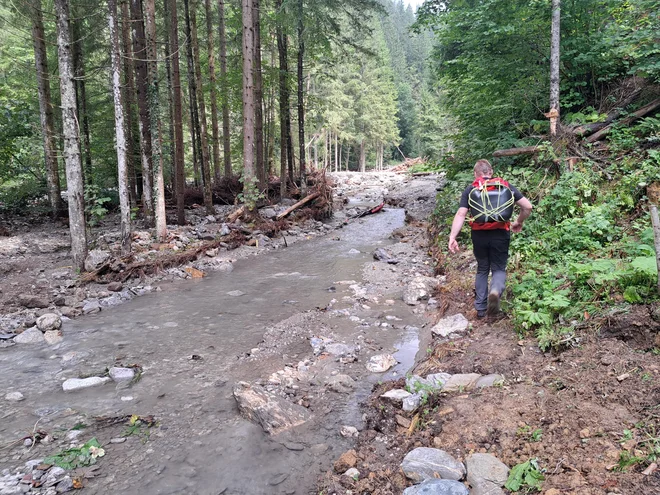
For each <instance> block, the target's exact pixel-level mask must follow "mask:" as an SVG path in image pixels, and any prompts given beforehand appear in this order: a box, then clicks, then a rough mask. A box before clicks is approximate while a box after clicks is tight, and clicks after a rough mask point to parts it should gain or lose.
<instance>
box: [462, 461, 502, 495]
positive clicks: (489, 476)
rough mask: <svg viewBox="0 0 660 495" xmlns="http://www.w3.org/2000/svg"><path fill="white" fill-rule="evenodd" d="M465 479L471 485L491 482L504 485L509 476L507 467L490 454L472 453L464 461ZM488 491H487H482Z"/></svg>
mask: <svg viewBox="0 0 660 495" xmlns="http://www.w3.org/2000/svg"><path fill="white" fill-rule="evenodd" d="M465 465H466V467H467V480H468V482H469V483H470V485H471V486H473V487H474V486H476V485H477V484H484V482H487V483H486V484H493V485H495V486H497V487H498V488H499V487H501V486H504V484H505V483H506V480H507V478H508V477H509V467H508V466H507V465H506V464H504V463H503V462H502V461H500V460H499V459H498V458H497V457H495V456H493V455H491V454H479V453H477V454H472V455H471V456H469V457H468V458H467V460H466V461H465ZM484 493H488V492H484Z"/></svg>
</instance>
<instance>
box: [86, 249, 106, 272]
mask: <svg viewBox="0 0 660 495" xmlns="http://www.w3.org/2000/svg"><path fill="white" fill-rule="evenodd" d="M109 259H110V252H109V251H104V250H102V249H92V250H91V251H90V252H89V253H88V254H87V258H85V271H86V272H93V271H94V270H96V269H97V268H99V267H100V266H101V265H102V264H103V263H105V262H106V261H108V260H109Z"/></svg>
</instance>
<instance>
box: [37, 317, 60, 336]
mask: <svg viewBox="0 0 660 495" xmlns="http://www.w3.org/2000/svg"><path fill="white" fill-rule="evenodd" d="M61 327H62V319H61V318H60V316H59V315H56V314H55V313H46V314H45V315H42V316H40V317H39V318H37V328H38V329H39V330H41V331H42V332H49V331H51V330H59V329H60V328H61Z"/></svg>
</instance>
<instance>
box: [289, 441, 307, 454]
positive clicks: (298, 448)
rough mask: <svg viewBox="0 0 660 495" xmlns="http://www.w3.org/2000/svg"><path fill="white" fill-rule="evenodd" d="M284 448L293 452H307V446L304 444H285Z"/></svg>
mask: <svg viewBox="0 0 660 495" xmlns="http://www.w3.org/2000/svg"><path fill="white" fill-rule="evenodd" d="M284 447H286V449H287V450H292V451H294V452H301V451H303V450H305V446H304V445H303V444H301V443H295V442H285V443H284Z"/></svg>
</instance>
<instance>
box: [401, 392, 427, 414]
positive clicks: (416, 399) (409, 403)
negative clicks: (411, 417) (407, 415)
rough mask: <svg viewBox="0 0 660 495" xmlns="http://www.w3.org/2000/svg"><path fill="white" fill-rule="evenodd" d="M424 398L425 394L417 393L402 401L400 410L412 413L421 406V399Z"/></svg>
mask: <svg viewBox="0 0 660 495" xmlns="http://www.w3.org/2000/svg"><path fill="white" fill-rule="evenodd" d="M425 396H426V393H425V392H418V393H416V394H412V395H410V396H408V397H406V398H405V399H403V403H402V408H403V410H404V411H406V412H412V411H414V410H415V409H417V408H418V407H419V406H420V405H421V404H422V399H423V398H424V397H425Z"/></svg>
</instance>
